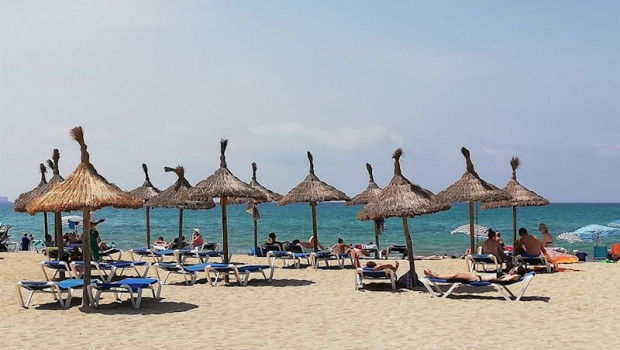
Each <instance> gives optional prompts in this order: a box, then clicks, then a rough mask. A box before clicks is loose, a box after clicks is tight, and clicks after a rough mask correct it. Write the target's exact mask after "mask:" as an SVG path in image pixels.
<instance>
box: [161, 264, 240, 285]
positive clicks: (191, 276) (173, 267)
mask: <svg viewBox="0 0 620 350" xmlns="http://www.w3.org/2000/svg"><path fill="white" fill-rule="evenodd" d="M208 265H214V266H220V267H224V266H228V264H216V263H200V264H195V265H183V264H178V263H157V264H155V267H157V268H156V269H155V274H156V275H157V279H159V280H161V281H162V282H163V283H166V281H168V277H170V275H171V274H177V275H182V276H183V279H184V280H185V284H189V285H193V284H194V283H196V279H197V278H198V274H199V273H201V272H203V271H204V270H205V267H207V266H208ZM159 270H162V271H165V272H166V275H165V276H164V278H163V279H162V278H161V276H160V274H159Z"/></svg>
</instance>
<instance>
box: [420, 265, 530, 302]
mask: <svg viewBox="0 0 620 350" xmlns="http://www.w3.org/2000/svg"><path fill="white" fill-rule="evenodd" d="M535 275H536V273H535V272H528V273H526V274H525V275H524V276H523V277H521V278H519V279H518V280H516V281H497V282H489V281H475V282H449V281H447V280H444V279H439V278H428V277H421V278H420V282H422V284H423V285H424V287H425V288H426V290H428V292H429V293H430V294H431V297H433V298H447V297H448V296H449V295H450V294H452V293H453V292H454V291H456V290H457V289H458V288H459V287H461V286H469V287H492V288H493V289H494V290H496V291H499V292H500V293H501V294H502V296H503V297H504V299H506V300H508V301H519V300H521V297H522V296H523V294H524V293H525V291H526V290H527V287H528V286H529V285H530V282H531V280H532V278H534V276H535ZM515 284H522V286H521V290H520V291H519V293H517V294H514V293H513V292H512V291H511V290H510V289H509V287H508V286H511V285H515ZM442 287H447V288H448V289H447V290H446V291H443V289H442Z"/></svg>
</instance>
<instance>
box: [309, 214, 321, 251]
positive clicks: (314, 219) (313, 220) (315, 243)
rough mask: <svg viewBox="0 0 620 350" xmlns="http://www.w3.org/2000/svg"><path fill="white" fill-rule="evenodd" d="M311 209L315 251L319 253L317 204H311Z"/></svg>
mask: <svg viewBox="0 0 620 350" xmlns="http://www.w3.org/2000/svg"><path fill="white" fill-rule="evenodd" d="M310 207H312V238H313V241H314V242H313V243H314V251H315V252H318V251H319V238H318V233H317V228H316V202H310Z"/></svg>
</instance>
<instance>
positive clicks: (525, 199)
mask: <svg viewBox="0 0 620 350" xmlns="http://www.w3.org/2000/svg"><path fill="white" fill-rule="evenodd" d="M520 165H521V161H520V160H519V157H512V159H511V160H510V167H511V168H512V175H511V178H510V180H509V181H508V183H506V186H504V191H506V192H507V193H508V194H510V196H511V197H512V198H511V199H509V200H503V201H493V202H486V203H484V204H483V205H482V209H491V208H506V207H513V206H514V207H534V206H543V205H547V204H549V200H548V199H546V198H544V197H542V196H540V195H538V194H537V193H536V192H534V191H531V190H529V189H527V188H526V187H525V186H523V185H521V184H520V183H519V181H517V169H518V168H519V166H520Z"/></svg>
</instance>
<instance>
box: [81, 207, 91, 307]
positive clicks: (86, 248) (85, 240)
mask: <svg viewBox="0 0 620 350" xmlns="http://www.w3.org/2000/svg"><path fill="white" fill-rule="evenodd" d="M82 217H83V219H82V220H83V222H82V226H83V227H84V233H83V234H82V252H83V254H84V257H83V259H84V277H83V278H84V285H83V286H82V306H89V305H90V298H89V296H88V285H89V284H90V208H84V209H83V210H82Z"/></svg>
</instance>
